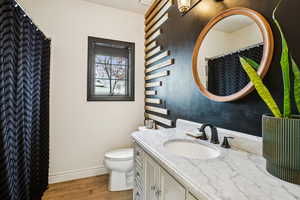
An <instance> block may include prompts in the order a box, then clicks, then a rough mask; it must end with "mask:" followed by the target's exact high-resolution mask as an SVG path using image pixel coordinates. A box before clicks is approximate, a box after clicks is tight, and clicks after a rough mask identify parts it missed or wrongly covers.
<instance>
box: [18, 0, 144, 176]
mask: <svg viewBox="0 0 300 200" xmlns="http://www.w3.org/2000/svg"><path fill="white" fill-rule="evenodd" d="M19 1H20V3H21V4H22V5H23V7H24V8H25V10H27V12H28V14H29V15H30V16H31V17H32V18H33V19H34V22H35V23H37V24H39V25H40V27H41V28H42V30H43V32H44V33H46V35H47V36H49V37H51V39H52V52H51V53H52V57H51V88H50V90H51V94H50V95H51V97H50V181H51V182H57V181H64V180H69V179H74V178H81V177H85V176H89V175H96V174H100V173H104V172H105V169H104V168H103V164H102V161H103V157H104V153H105V152H106V151H108V150H111V149H114V148H118V147H127V146H130V143H131V137H130V133H131V132H132V131H133V130H134V129H135V128H136V127H137V126H138V125H140V124H142V123H143V112H144V111H143V106H144V68H143V66H144V53H143V52H144V51H143V42H144V32H143V27H144V25H143V16H142V15H139V14H135V13H130V12H127V11H122V10H118V9H113V8H109V7H104V6H101V5H97V4H93V3H88V2H85V1H81V0H22V1H21V0H19ZM88 36H94V37H101V38H108V39H115V40H122V41H129V42H135V44H136V71H135V74H136V79H135V91H136V100H135V101H134V102H87V101H86V93H87V38H88Z"/></svg>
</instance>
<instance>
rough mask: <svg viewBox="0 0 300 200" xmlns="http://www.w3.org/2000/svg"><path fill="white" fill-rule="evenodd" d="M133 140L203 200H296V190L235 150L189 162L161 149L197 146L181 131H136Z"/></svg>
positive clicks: (251, 157)
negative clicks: (174, 144) (176, 143)
mask: <svg viewBox="0 0 300 200" xmlns="http://www.w3.org/2000/svg"><path fill="white" fill-rule="evenodd" d="M132 137H133V138H134V140H135V141H136V142H137V143H138V144H139V145H140V146H141V147H142V148H143V149H144V150H145V151H146V152H147V153H149V154H150V155H151V156H152V157H153V158H154V159H155V160H156V161H158V162H159V164H160V165H161V166H162V167H163V168H165V169H166V170H167V171H168V172H169V173H171V174H172V175H173V176H174V177H175V178H176V179H177V180H178V181H179V182H181V183H182V184H183V185H184V186H185V187H186V188H187V189H188V190H189V191H190V192H192V193H193V194H194V195H195V196H196V197H198V198H199V199H201V200H202V199H204V200H296V199H298V200H300V186H299V185H295V184H291V183H288V182H285V181H282V180H280V179H278V178H276V177H274V176H272V175H270V174H269V173H268V172H267V171H266V170H265V165H266V162H265V159H264V158H263V157H261V156H260V155H257V154H253V153H249V152H246V151H243V150H239V149H235V148H233V149H228V150H227V149H224V148H221V147H220V146H219V145H214V146H215V148H218V149H219V150H220V152H221V155H220V156H219V157H218V158H214V159H210V160H198V159H189V158H186V157H181V156H177V155H174V154H172V153H170V152H168V151H166V149H165V148H164V147H163V144H164V143H165V142H167V141H170V140H177V139H184V140H190V141H193V142H197V143H198V142H200V141H199V140H197V139H194V138H192V137H190V136H187V135H186V134H185V132H184V131H183V130H181V129H165V130H149V131H139V132H134V133H133V134H132Z"/></svg>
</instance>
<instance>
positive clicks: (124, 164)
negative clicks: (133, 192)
mask: <svg viewBox="0 0 300 200" xmlns="http://www.w3.org/2000/svg"><path fill="white" fill-rule="evenodd" d="M104 165H105V166H106V168H107V169H108V170H109V184H108V189H109V191H122V190H130V189H132V188H133V149H132V148H128V149H118V150H114V151H110V152H107V153H106V154H105V158H104Z"/></svg>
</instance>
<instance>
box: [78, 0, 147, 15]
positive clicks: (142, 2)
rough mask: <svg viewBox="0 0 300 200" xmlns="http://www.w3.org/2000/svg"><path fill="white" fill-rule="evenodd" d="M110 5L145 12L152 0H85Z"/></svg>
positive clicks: (140, 12)
mask: <svg viewBox="0 0 300 200" xmlns="http://www.w3.org/2000/svg"><path fill="white" fill-rule="evenodd" d="M84 1H88V2H92V3H96V4H101V5H104V6H108V7H113V8H117V9H121V10H127V11H131V12H135V13H139V14H144V13H145V12H146V10H147V9H148V7H149V6H150V5H151V3H152V0H84Z"/></svg>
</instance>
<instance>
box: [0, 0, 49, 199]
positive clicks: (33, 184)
mask: <svg viewBox="0 0 300 200" xmlns="http://www.w3.org/2000/svg"><path fill="white" fill-rule="evenodd" d="M49 62H50V40H48V39H46V37H45V36H44V34H43V33H42V32H40V31H39V30H38V29H37V27H36V26H35V25H34V24H33V23H32V22H31V20H30V19H29V18H28V17H27V16H26V14H25V13H24V12H23V10H22V9H21V8H20V7H19V6H17V5H16V2H14V1H13V0H0V199H1V200H33V199H34V200H35V199H40V198H41V196H42V193H43V192H44V191H45V189H46V188H47V186H48V166H49V64H50V63H49Z"/></svg>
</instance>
